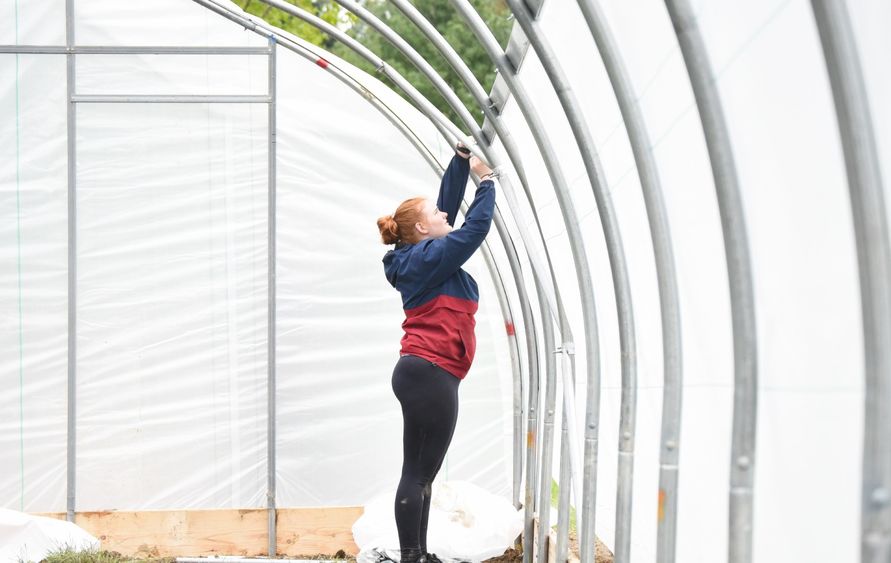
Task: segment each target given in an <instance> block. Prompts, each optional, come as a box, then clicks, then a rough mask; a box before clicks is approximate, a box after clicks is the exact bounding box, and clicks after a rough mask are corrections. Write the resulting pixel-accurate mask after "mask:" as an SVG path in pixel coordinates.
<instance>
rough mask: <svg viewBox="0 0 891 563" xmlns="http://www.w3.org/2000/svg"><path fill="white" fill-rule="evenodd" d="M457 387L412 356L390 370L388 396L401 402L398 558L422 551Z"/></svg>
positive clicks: (412, 556)
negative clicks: (432, 493) (391, 376)
mask: <svg viewBox="0 0 891 563" xmlns="http://www.w3.org/2000/svg"><path fill="white" fill-rule="evenodd" d="M459 383H461V380H460V379H458V378H457V377H455V376H454V375H452V374H450V373H449V372H447V371H445V370H444V369H442V368H441V367H439V366H437V365H436V364H433V363H431V362H428V361H427V360H425V359H423V358H419V357H417V356H402V357H401V358H399V361H398V362H397V363H396V368H395V369H394V370H393V392H394V393H396V397H397V398H398V399H399V402H400V403H401V404H402V420H403V431H402V478H401V479H400V480H399V488H398V489H396V508H395V509H396V528H397V529H398V530H399V544H400V547H401V548H402V556H403V560H414V559H416V558H417V555H420V554H423V553H426V552H427V519H428V518H429V516H430V495H431V492H432V484H433V479H434V478H435V477H436V474H437V473H438V472H439V468H440V467H441V466H442V461H443V459H445V455H446V451H447V450H448V449H449V443H450V442H451V441H452V434H453V433H454V432H455V422H456V421H457V420H458V384H459ZM416 554H417V555H416Z"/></svg>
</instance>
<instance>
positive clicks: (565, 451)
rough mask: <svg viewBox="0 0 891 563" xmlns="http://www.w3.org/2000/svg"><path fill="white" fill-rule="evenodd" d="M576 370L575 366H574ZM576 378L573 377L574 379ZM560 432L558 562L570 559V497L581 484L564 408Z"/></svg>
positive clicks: (564, 562) (562, 562) (561, 562)
mask: <svg viewBox="0 0 891 563" xmlns="http://www.w3.org/2000/svg"><path fill="white" fill-rule="evenodd" d="M573 372H575V367H573ZM574 380H575V378H573V381H574ZM560 428H561V432H560V481H559V484H560V490H559V491H558V493H557V549H556V552H557V553H556V555H557V562H558V563H566V561H568V560H569V518H570V514H571V512H570V497H571V495H572V488H573V487H578V486H580V485H579V483H574V482H572V468H571V466H570V459H569V418H568V415H567V414H566V409H563V417H562V424H561V427H560Z"/></svg>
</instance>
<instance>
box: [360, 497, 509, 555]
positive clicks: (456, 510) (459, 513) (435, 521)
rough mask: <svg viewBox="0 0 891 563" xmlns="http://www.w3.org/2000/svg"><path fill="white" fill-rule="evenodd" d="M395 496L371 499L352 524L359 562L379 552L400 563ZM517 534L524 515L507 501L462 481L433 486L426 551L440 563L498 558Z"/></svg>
mask: <svg viewBox="0 0 891 563" xmlns="http://www.w3.org/2000/svg"><path fill="white" fill-rule="evenodd" d="M395 497H396V493H395V491H390V492H387V493H384V494H381V495H379V496H377V497H375V498H374V499H373V500H372V501H371V502H369V503H368V504H367V505H366V506H365V512H364V514H362V516H361V517H360V518H359V519H358V520H356V522H355V524H353V540H354V541H355V542H356V545H357V546H359V549H360V550H361V551H360V553H359V555H358V556H357V560H358V563H377V562H378V560H379V558H380V556H379V555H378V553H380V554H384V553H385V554H386V555H387V556H388V557H389V558H391V559H393V560H394V561H398V560H399V536H398V534H397V532H396V521H395V519H394V515H393V503H394V500H395ZM522 530H523V512H522V511H518V510H516V509H515V508H514V507H513V505H512V504H511V503H510V502H508V501H507V500H506V499H503V498H501V497H497V496H495V495H493V494H491V493H489V492H487V491H485V490H483V489H481V488H479V487H477V486H476V485H474V484H472V483H468V482H464V481H448V482H444V483H434V486H433V498H432V499H431V502H430V520H429V522H428V525H427V551H428V552H430V553H435V554H436V555H437V556H438V557H439V558H440V559H442V560H443V561H444V562H447V561H450V560H451V561H474V562H476V561H483V560H484V559H488V558H490V557H496V556H498V555H501V554H503V553H504V551H505V550H506V549H507V548H509V547H511V546H512V545H513V542H514V540H515V539H516V538H517V536H518V535H519V534H520V532H521V531H522Z"/></svg>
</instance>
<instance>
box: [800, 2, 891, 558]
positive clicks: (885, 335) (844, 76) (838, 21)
mask: <svg viewBox="0 0 891 563" xmlns="http://www.w3.org/2000/svg"><path fill="white" fill-rule="evenodd" d="M811 5H812V6H813V10H814V19H815V20H816V23H817V29H818V30H819V33H820V41H821V42H822V44H823V56H824V57H825V58H826V69H827V71H828V73H829V82H830V84H831V86H832V95H833V98H834V99H835V112H836V116H837V119H838V128H839V135H840V136H841V144H842V149H843V151H844V156H845V168H846V172H847V176H848V190H849V192H850V194H851V211H852V213H853V215H854V235H855V237H856V240H857V263H858V266H859V273H860V303H861V309H862V315H863V347H864V356H865V362H864V366H865V372H866V373H865V380H866V381H865V383H866V385H865V389H864V395H865V400H866V404H865V408H864V432H863V489H862V495H863V496H862V498H861V519H860V526H861V531H860V533H861V538H860V560H861V561H863V562H864V563H887V562H888V561H891V243H889V239H888V217H887V215H886V214H885V213H886V211H885V210H886V207H885V197H884V188H883V186H882V175H881V169H880V166H879V154H878V149H877V147H876V140H875V133H873V125H872V117H871V115H870V110H869V97H868V96H867V94H866V86H865V84H864V80H863V71H862V70H861V68H860V58H859V57H858V55H857V47H856V42H855V41H854V33H853V31H852V30H851V22H850V18H849V17H848V12H847V9H846V8H845V4H844V3H843V2H837V1H836V2H827V1H826V0H811Z"/></svg>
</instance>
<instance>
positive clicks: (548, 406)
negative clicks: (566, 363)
mask: <svg viewBox="0 0 891 563" xmlns="http://www.w3.org/2000/svg"><path fill="white" fill-rule="evenodd" d="M539 306H540V307H541V308H542V312H541V318H542V325H543V326H542V329H543V331H542V332H543V334H544V343H545V350H544V352H545V378H546V380H545V400H544V418H543V421H544V424H543V426H542V431H541V473H540V485H539V489H538V551H537V552H536V557H537V561H538V562H539V563H545V562H546V561H547V560H548V541H549V539H550V531H551V479H552V477H551V467H552V465H553V461H554V412H555V410H556V406H557V358H556V357H554V354H556V349H555V347H554V324H553V321H552V320H551V319H552V318H553V317H552V315H551V314H550V312H549V311H548V310H547V302H544V301H542V302H541V303H539Z"/></svg>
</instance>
